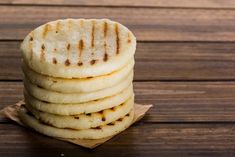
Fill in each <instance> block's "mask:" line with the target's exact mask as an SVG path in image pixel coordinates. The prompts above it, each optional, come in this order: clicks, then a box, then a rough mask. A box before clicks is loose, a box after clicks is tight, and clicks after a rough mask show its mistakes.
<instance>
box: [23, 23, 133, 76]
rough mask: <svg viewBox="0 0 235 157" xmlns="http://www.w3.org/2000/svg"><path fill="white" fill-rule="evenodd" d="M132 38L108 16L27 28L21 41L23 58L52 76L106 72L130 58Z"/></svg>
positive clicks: (42, 72) (123, 63)
mask: <svg viewBox="0 0 235 157" xmlns="http://www.w3.org/2000/svg"><path fill="white" fill-rule="evenodd" d="M135 49H136V38H135V36H134V35H133V33H132V32H131V31H130V30H128V29H127V28H126V27H125V26H123V25H121V24H120V23H118V22H114V21H111V20H108V19H64V20H57V21H52V22H48V23H46V24H44V25H41V26H39V27H38V28H36V29H35V30H33V31H32V32H30V33H29V34H28V35H27V36H26V37H25V39H24V40H23V42H22V44H21V51H22V55H23V60H24V62H25V63H26V64H27V65H28V66H29V67H30V68H31V69H33V70H34V71H36V72H38V73H41V74H45V75H48V76H53V77H61V78H86V77H95V76H101V75H105V74H109V73H111V72H113V71H116V70H118V69H121V68H122V67H124V66H125V65H127V63H128V61H129V60H130V59H131V58H133V56H134V53H135Z"/></svg>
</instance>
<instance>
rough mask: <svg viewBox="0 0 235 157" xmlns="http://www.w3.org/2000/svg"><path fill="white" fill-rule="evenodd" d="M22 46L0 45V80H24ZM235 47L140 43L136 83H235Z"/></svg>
mask: <svg viewBox="0 0 235 157" xmlns="http://www.w3.org/2000/svg"><path fill="white" fill-rule="evenodd" d="M19 47H20V42H15V41H12V42H0V80H22V73H21V69H20V65H21V57H20V56H21V55H20V51H19ZM234 52H235V44H234V43H202V42H194V43H190V42H187V43H185V42H178V43H161V42H158V43H156V42H149V43H145V42H139V43H138V44H137V52H136V56H135V59H136V65H135V80H137V81H138V80H141V81H142V80H234V79H235V71H234V69H235V62H234V61H235V53H234Z"/></svg>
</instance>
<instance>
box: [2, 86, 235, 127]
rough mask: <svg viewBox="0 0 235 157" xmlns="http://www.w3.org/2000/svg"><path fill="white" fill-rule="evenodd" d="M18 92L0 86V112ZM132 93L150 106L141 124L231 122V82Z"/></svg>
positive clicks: (234, 115)
mask: <svg viewBox="0 0 235 157" xmlns="http://www.w3.org/2000/svg"><path fill="white" fill-rule="evenodd" d="M22 88H23V85H22V83H21V82H0V100H1V101H0V108H3V107H5V106H7V105H11V104H14V103H16V102H17V101H19V100H21V99H22V98H23V96H22V93H23V91H22ZM134 89H135V95H136V97H135V98H136V102H137V103H142V104H153V105H154V106H153V108H152V109H151V110H150V111H149V112H148V114H147V116H146V117H145V118H144V119H143V122H235V105H234V104H235V82H135V83H134ZM0 122H6V120H5V119H0ZM8 122H9V121H8Z"/></svg>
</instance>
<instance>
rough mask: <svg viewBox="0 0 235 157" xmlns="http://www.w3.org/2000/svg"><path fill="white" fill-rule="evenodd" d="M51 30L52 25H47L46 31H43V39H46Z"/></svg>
mask: <svg viewBox="0 0 235 157" xmlns="http://www.w3.org/2000/svg"><path fill="white" fill-rule="evenodd" d="M49 30H50V25H49V24H46V25H45V27H44V29H43V34H42V37H43V38H45V37H46V35H47V33H48V32H49Z"/></svg>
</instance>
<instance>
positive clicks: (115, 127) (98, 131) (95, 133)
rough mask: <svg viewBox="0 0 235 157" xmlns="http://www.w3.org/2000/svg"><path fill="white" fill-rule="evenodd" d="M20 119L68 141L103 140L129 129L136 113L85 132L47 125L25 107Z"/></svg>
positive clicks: (132, 112) (41, 131)
mask: <svg viewBox="0 0 235 157" xmlns="http://www.w3.org/2000/svg"><path fill="white" fill-rule="evenodd" d="M19 118H20V119H21V120H22V122H23V123H24V124H25V125H27V126H29V127H30V128H32V129H34V130H36V131H38V132H40V133H42V134H44V135H47V136H52V137H57V138H67V139H75V138H76V139H101V138H105V137H108V136H112V135H116V134H118V133H119V132H121V131H123V130H125V129H126V128H128V127H129V126H130V125H131V123H132V121H133V118H134V111H133V110H132V111H131V112H130V113H128V114H127V115H126V116H125V117H123V118H120V119H119V120H117V121H114V122H112V123H110V124H107V125H104V126H99V127H96V128H92V129H84V130H74V129H61V128H56V127H52V126H50V125H46V124H44V123H42V122H40V121H39V120H37V119H36V118H35V117H34V116H32V115H31V114H30V113H29V112H28V111H27V109H26V108H25V107H23V106H21V107H20V110H19Z"/></svg>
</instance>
